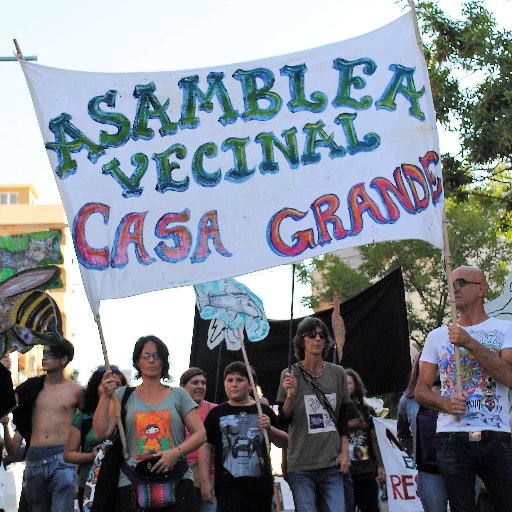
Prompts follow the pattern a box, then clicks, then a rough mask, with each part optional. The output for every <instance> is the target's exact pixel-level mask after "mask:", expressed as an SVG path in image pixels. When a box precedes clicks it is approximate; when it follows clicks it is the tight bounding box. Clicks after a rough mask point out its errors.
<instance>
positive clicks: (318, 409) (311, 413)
mask: <svg viewBox="0 0 512 512" xmlns="http://www.w3.org/2000/svg"><path fill="white" fill-rule="evenodd" d="M325 396H326V397H327V400H329V403H330V404H331V407H332V408H333V410H336V393H327V394H326V395H325ZM304 406H305V408H306V417H307V421H308V434H319V433H321V432H332V431H333V430H336V425H335V424H334V422H333V421H332V419H331V416H330V415H329V413H328V412H327V410H326V409H325V407H324V406H323V405H322V403H321V402H320V400H318V398H317V397H316V395H304Z"/></svg>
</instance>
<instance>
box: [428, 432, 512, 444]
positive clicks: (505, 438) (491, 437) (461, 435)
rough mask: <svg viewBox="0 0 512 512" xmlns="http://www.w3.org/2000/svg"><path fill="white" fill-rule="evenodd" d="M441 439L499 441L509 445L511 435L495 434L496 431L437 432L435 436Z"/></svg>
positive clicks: (507, 433) (506, 433) (508, 433)
mask: <svg viewBox="0 0 512 512" xmlns="http://www.w3.org/2000/svg"><path fill="white" fill-rule="evenodd" d="M436 435H437V436H438V437H439V438H441V439H443V438H444V439H447V438H450V437H456V438H458V439H464V440H465V441H473V442H479V441H501V442H504V443H510V442H511V441H512V434H511V433H510V432H497V431H496V430H477V431H476V432H439V433H438V434H436Z"/></svg>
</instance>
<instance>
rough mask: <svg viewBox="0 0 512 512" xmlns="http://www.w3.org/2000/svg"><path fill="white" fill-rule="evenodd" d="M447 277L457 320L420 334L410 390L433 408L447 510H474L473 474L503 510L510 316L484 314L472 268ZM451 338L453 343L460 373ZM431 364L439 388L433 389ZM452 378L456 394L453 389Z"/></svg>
mask: <svg viewBox="0 0 512 512" xmlns="http://www.w3.org/2000/svg"><path fill="white" fill-rule="evenodd" d="M453 285H454V288H455V305H456V307H457V309H458V310H459V313H460V317H459V322H458V324H457V325H450V326H448V327H446V326H443V327H439V328H437V329H435V330H433V331H432V332H430V333H429V335H428V336H427V341H426V343H425V347H424V348H423V352H422V354H421V359H420V373H419V377H418V383H417V385H416V391H415V398H416V401H417V402H419V403H420V404H423V405H425V406H427V407H430V408H432V409H436V410H438V411H439V415H438V418H437V434H436V451H437V463H438V466H439V470H440V472H441V474H442V476H443V480H444V482H445V484H446V489H447V492H448V499H449V502H450V509H451V511H452V512H461V511H464V512H472V511H475V512H476V510H477V508H476V505H475V501H476V500H475V485H474V482H475V476H476V475H478V476H479V477H480V478H481V479H482V481H483V482H484V484H485V487H486V488H487V490H488V492H489V494H490V496H491V497H492V500H493V504H494V509H495V510H496V512H510V511H511V510H512V444H511V435H510V425H509V396H508V394H509V388H510V387H511V386H512V322H509V321H506V320H500V319H498V318H489V317H488V316H487V314H486V313H485V310H484V298H485V295H486V292H487V282H486V279H485V275H484V273H483V272H482V270H480V269H479V268H476V267H468V266H463V267H459V268H457V269H455V270H454V271H453ZM454 346H458V347H459V349H460V366H461V370H462V371H461V372H460V377H458V376H457V374H456V363H455V347H454ZM438 368H439V372H440V376H441V394H437V393H435V392H434V391H433V390H432V385H433V384H434V381H435V380H436V372H437V369H438ZM458 378H460V384H461V388H462V394H459V393H457V388H456V383H457V379H458Z"/></svg>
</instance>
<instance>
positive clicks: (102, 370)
mask: <svg viewBox="0 0 512 512" xmlns="http://www.w3.org/2000/svg"><path fill="white" fill-rule="evenodd" d="M106 369H107V368H106V366H105V365H104V364H102V365H101V366H98V368H96V370H97V371H99V372H104V371H106ZM110 370H111V371H113V372H118V371H119V366H117V365H115V364H111V365H110Z"/></svg>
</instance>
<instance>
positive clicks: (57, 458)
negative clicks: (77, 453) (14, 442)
mask: <svg viewBox="0 0 512 512" xmlns="http://www.w3.org/2000/svg"><path fill="white" fill-rule="evenodd" d="M63 451H64V446H52V447H48V448H29V450H28V452H27V462H26V465H25V498H26V500H27V504H28V506H29V508H30V510H31V512H49V511H51V512H64V511H68V510H69V511H72V510H73V509H74V501H75V482H76V476H77V473H76V466H75V465H74V464H68V463H67V462H64V458H63Z"/></svg>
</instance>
